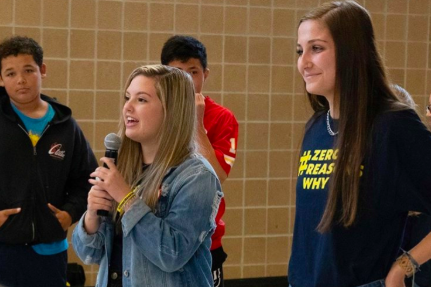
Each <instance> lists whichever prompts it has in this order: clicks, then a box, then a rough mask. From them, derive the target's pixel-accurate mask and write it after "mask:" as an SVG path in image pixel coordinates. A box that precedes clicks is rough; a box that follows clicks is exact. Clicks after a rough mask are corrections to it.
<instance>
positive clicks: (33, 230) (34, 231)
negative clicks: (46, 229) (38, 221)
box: [18, 123, 51, 241]
mask: <svg viewBox="0 0 431 287" xmlns="http://www.w3.org/2000/svg"><path fill="white" fill-rule="evenodd" d="M50 126H51V125H50V124H49V123H48V124H47V125H46V127H45V129H44V130H43V132H42V134H41V135H40V137H39V140H38V142H39V141H40V139H41V138H42V136H43V135H44V134H45V132H46V130H47V129H48V128H49V127H50ZM18 127H19V128H20V129H21V130H22V131H23V132H24V133H25V134H26V135H27V136H28V139H29V140H30V143H31V145H32V146H33V142H32V141H31V138H30V135H29V134H28V132H27V130H26V129H25V128H23V127H22V126H21V125H20V124H19V123H18ZM36 146H37V143H36V145H34V146H33V156H35V157H36V156H37V150H36ZM31 231H32V236H31V241H33V240H34V239H35V238H36V228H35V225H34V221H33V220H32V221H31Z"/></svg>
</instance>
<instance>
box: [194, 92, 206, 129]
mask: <svg viewBox="0 0 431 287" xmlns="http://www.w3.org/2000/svg"><path fill="white" fill-rule="evenodd" d="M195 108H196V117H197V122H198V124H199V125H202V126H203V124H204V114H205V97H204V95H202V94H200V93H196V94H195Z"/></svg>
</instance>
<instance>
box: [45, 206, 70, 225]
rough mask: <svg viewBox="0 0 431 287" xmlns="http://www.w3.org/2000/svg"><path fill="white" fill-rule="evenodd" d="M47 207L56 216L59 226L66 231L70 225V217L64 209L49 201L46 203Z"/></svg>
mask: <svg viewBox="0 0 431 287" xmlns="http://www.w3.org/2000/svg"><path fill="white" fill-rule="evenodd" d="M48 207H49V209H51V211H52V212H53V213H54V215H55V217H57V219H58V222H60V225H61V227H62V228H63V230H64V231H66V230H67V229H68V228H69V227H70V226H71V225H72V217H71V216H70V215H69V213H67V212H66V211H63V210H60V209H58V208H57V207H55V206H54V205H52V204H51V203H48Z"/></svg>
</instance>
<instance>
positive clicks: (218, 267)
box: [161, 35, 238, 287]
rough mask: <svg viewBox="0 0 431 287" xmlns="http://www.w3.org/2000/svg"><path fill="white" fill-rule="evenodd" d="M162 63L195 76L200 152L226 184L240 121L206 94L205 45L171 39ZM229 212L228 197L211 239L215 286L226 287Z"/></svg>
mask: <svg viewBox="0 0 431 287" xmlns="http://www.w3.org/2000/svg"><path fill="white" fill-rule="evenodd" d="M161 62H162V64H163V65H169V66H172V67H176V68H179V69H181V70H184V71H186V72H187V73H189V74H190V75H191V76H192V79H193V83H194V86H195V93H196V114H197V122H198V125H197V130H196V135H197V141H198V146H199V147H198V151H199V152H200V153H201V154H202V155H203V156H204V157H205V158H206V159H207V160H208V161H209V162H210V163H211V165H212V166H213V168H214V170H215V172H216V173H217V176H218V177H219V180H220V182H221V183H223V182H224V181H225V180H226V179H227V177H228V175H229V172H230V170H231V168H232V165H233V163H234V161H235V157H236V148H237V141H238V122H237V120H236V119H235V116H234V115H233V113H232V112H231V111H230V110H228V109H227V108H225V107H223V106H221V105H219V104H217V103H215V102H214V101H213V100H212V99H211V98H210V97H208V96H204V95H202V89H203V85H204V83H205V80H206V79H207V77H208V75H209V69H208V68H207V54H206V48H205V46H204V45H203V44H202V43H201V42H199V41H198V40H196V39H195V38H193V37H189V36H182V35H177V36H173V37H171V38H169V39H168V40H167V41H166V42H165V44H164V46H163V49H162V54H161ZM224 211H225V202H224V198H223V199H222V201H221V203H220V207H219V210H218V213H217V216H216V224H217V228H216V230H215V232H214V234H213V236H212V237H211V239H212V244H211V255H212V259H213V263H212V275H213V278H214V286H215V287H221V286H224V283H223V262H224V261H225V260H226V257H227V255H226V253H225V252H224V251H223V247H222V243H221V238H222V237H223V235H224V233H225V225H224V222H223V221H222V219H221V218H222V216H223V214H224Z"/></svg>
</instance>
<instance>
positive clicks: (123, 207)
mask: <svg viewBox="0 0 431 287" xmlns="http://www.w3.org/2000/svg"><path fill="white" fill-rule="evenodd" d="M194 125H195V94H194V89H193V82H192V80H191V78H190V76H189V75H188V74H187V73H185V72H183V71H181V70H179V69H177V68H171V67H167V66H162V65H155V66H143V67H139V68H137V69H135V70H134V71H133V72H132V74H131V75H130V76H129V79H128V80H127V83H126V89H125V92H124V105H123V110H122V117H121V120H120V131H119V135H120V137H121V140H122V145H121V147H120V150H119V152H118V164H117V166H116V165H115V164H114V163H112V161H110V160H109V159H108V158H106V157H104V158H102V159H101V160H102V162H104V163H105V164H106V165H107V167H108V168H106V167H99V168H97V169H96V170H95V171H94V172H93V173H92V174H91V176H92V177H94V178H96V177H97V178H99V179H100V180H94V179H90V183H91V184H93V187H92V188H91V190H90V192H89V195H88V208H87V212H86V213H85V214H84V215H83V216H82V218H81V220H80V221H79V224H78V225H77V227H76V228H75V230H74V233H73V239H72V240H73V247H74V249H75V251H76V253H77V254H78V256H79V257H80V258H81V259H82V260H83V262H84V263H86V264H99V265H100V267H99V274H98V277H97V284H96V285H97V286H148V287H150V286H153V287H156V286H172V287H174V286H175V287H179V286H212V284H213V283H212V282H213V281H212V276H211V254H210V245H211V234H212V233H213V231H214V229H215V222H214V218H215V215H216V213H217V209H218V205H219V202H220V200H221V197H222V193H221V186H220V182H219V180H218V178H217V176H216V175H215V172H214V170H213V169H212V167H211V165H210V164H209V163H208V162H207V161H206V160H205V159H204V158H203V157H202V156H200V155H198V154H196V153H195V146H194V145H195V142H194V130H195V129H194ZM97 210H108V211H111V210H114V212H113V215H112V216H109V217H100V216H98V215H97Z"/></svg>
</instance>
